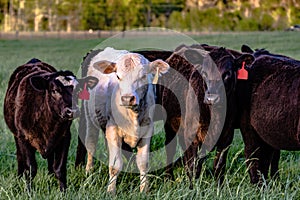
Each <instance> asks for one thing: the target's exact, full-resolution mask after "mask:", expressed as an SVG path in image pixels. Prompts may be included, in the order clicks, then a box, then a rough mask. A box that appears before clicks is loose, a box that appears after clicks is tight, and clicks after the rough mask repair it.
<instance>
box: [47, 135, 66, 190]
mask: <svg viewBox="0 0 300 200" xmlns="http://www.w3.org/2000/svg"><path fill="white" fill-rule="evenodd" d="M70 141H71V133H70V130H68V133H67V134H66V135H65V137H64V138H63V139H62V141H61V142H60V143H59V144H58V145H57V146H56V148H55V151H54V163H53V169H54V173H55V176H56V178H57V179H58V181H59V186H60V191H65V190H66V189H67V158H68V151H69V147H70ZM48 168H49V166H48Z"/></svg>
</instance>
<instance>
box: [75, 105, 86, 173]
mask: <svg viewBox="0 0 300 200" xmlns="http://www.w3.org/2000/svg"><path fill="white" fill-rule="evenodd" d="M86 131H87V130H86V118H85V110H84V105H83V104H82V107H81V110H80V119H79V128H78V144H77V151H76V160H75V167H79V166H80V165H84V163H85V157H86V153H87V151H86V148H85V145H84V144H85V138H86Z"/></svg>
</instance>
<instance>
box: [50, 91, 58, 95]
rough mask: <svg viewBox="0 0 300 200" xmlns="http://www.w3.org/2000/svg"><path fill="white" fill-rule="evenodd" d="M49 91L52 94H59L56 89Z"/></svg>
mask: <svg viewBox="0 0 300 200" xmlns="http://www.w3.org/2000/svg"><path fill="white" fill-rule="evenodd" d="M51 93H52V94H53V95H57V94H59V92H58V91H57V90H52V91H51Z"/></svg>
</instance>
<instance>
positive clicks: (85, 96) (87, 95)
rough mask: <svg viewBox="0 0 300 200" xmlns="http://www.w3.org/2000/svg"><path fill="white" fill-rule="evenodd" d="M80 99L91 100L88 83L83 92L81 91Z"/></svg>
mask: <svg viewBox="0 0 300 200" xmlns="http://www.w3.org/2000/svg"><path fill="white" fill-rule="evenodd" d="M78 98H79V99H81V100H89V99H90V93H89V91H88V90H87V87H86V83H85V84H84V87H83V90H81V91H80V92H79V94H78Z"/></svg>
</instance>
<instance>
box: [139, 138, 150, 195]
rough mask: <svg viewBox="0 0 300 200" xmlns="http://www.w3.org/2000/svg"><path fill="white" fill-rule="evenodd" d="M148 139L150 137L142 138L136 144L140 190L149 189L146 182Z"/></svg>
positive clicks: (145, 190)
mask: <svg viewBox="0 0 300 200" xmlns="http://www.w3.org/2000/svg"><path fill="white" fill-rule="evenodd" d="M150 141H151V137H146V138H142V139H141V140H140V142H139V143H138V146H137V155H136V163H137V166H138V168H139V171H140V181H141V184H140V191H141V192H148V191H149V182H148V177H147V173H148V162H149V152H150Z"/></svg>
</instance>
